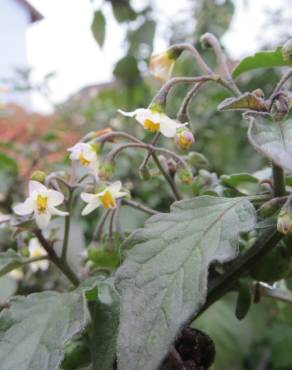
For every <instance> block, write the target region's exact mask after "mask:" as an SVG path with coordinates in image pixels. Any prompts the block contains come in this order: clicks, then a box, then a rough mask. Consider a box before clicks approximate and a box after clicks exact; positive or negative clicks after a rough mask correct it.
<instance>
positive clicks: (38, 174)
mask: <svg viewBox="0 0 292 370" xmlns="http://www.w3.org/2000/svg"><path fill="white" fill-rule="evenodd" d="M46 177H47V175H46V173H45V172H43V171H34V172H33V173H32V175H31V177H30V179H31V180H34V181H38V182H40V183H42V184H44V183H45V180H46Z"/></svg>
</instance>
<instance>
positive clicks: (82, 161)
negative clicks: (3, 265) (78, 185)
mask: <svg viewBox="0 0 292 370" xmlns="http://www.w3.org/2000/svg"><path fill="white" fill-rule="evenodd" d="M79 162H80V164H81V166H88V165H89V164H90V161H89V160H88V159H86V158H85V157H84V155H83V154H82V153H81V154H80V156H79Z"/></svg>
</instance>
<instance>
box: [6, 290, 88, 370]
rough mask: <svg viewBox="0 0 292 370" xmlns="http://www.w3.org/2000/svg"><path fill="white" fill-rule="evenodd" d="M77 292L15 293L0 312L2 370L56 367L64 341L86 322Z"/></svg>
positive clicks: (60, 358)
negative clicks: (8, 306)
mask: <svg viewBox="0 0 292 370" xmlns="http://www.w3.org/2000/svg"><path fill="white" fill-rule="evenodd" d="M85 314H86V311H85V303H84V298H83V295H82V294H81V293H80V292H78V293H77V292H72V293H57V292H43V293H35V294H30V295H29V296H27V297H20V296H18V297H14V298H12V300H11V306H10V308H9V309H5V310H3V311H2V312H1V315H0V363H1V370H12V369H21V370H57V369H58V368H59V364H60V362H61V360H62V358H63V356H64V348H63V347H64V344H65V343H66V342H67V340H69V339H70V338H71V337H72V336H73V335H74V334H76V333H78V332H80V331H81V330H82V329H83V328H84V325H85V317H86V316H85Z"/></svg>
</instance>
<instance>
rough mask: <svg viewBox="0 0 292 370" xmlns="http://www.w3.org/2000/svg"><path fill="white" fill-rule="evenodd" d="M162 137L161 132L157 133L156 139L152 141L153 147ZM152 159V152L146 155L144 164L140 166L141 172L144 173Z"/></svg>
mask: <svg viewBox="0 0 292 370" xmlns="http://www.w3.org/2000/svg"><path fill="white" fill-rule="evenodd" d="M160 136H161V133H160V132H156V134H155V136H154V138H153V139H152V141H151V145H155V144H156V143H157V142H158V141H159V139H160ZM150 157H151V153H150V152H148V153H146V155H145V157H144V159H143V162H142V164H141V166H140V171H143V169H144V168H145V167H146V166H147V163H148V161H149V159H150Z"/></svg>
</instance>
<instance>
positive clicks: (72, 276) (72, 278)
mask: <svg viewBox="0 0 292 370" xmlns="http://www.w3.org/2000/svg"><path fill="white" fill-rule="evenodd" d="M34 234H35V236H36V237H37V239H38V240H39V242H40V243H41V245H42V246H43V247H44V249H45V250H46V251H47V253H48V256H49V258H50V260H51V261H52V262H53V263H54V264H55V265H56V266H57V267H58V268H59V269H60V270H61V271H62V272H63V274H64V275H65V276H67V278H68V279H69V280H70V281H71V283H72V284H73V285H74V286H75V287H77V286H78V285H79V283H80V282H79V279H78V277H77V276H76V275H75V273H74V272H73V271H72V270H71V268H70V266H69V265H68V264H67V262H66V261H63V260H61V258H59V257H58V256H57V254H56V252H55V250H54V248H53V245H52V244H51V243H49V242H48V240H47V239H46V238H45V237H44V236H43V233H42V231H41V230H40V229H36V230H35V231H34Z"/></svg>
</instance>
